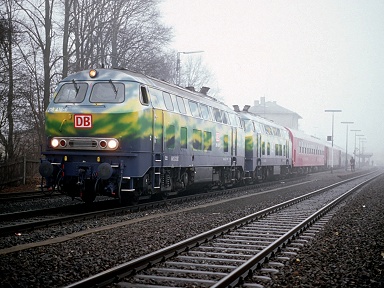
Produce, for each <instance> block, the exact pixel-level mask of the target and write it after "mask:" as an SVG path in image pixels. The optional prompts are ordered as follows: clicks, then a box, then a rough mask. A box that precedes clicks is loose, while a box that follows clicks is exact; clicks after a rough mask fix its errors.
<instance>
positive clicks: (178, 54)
mask: <svg viewBox="0 0 384 288" xmlns="http://www.w3.org/2000/svg"><path fill="white" fill-rule="evenodd" d="M202 52H204V51H185V52H177V59H176V85H180V54H194V53H202Z"/></svg>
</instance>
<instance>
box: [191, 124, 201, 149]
mask: <svg viewBox="0 0 384 288" xmlns="http://www.w3.org/2000/svg"><path fill="white" fill-rule="evenodd" d="M202 144H203V133H202V131H201V130H198V129H193V145H192V147H193V149H194V150H202Z"/></svg>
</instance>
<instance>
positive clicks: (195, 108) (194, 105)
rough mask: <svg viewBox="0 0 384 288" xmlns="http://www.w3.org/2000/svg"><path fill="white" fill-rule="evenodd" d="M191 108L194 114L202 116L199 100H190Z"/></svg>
mask: <svg viewBox="0 0 384 288" xmlns="http://www.w3.org/2000/svg"><path fill="white" fill-rule="evenodd" d="M189 108H190V109H191V113H192V116H194V117H199V118H201V116H200V112H199V105H198V104H197V102H194V101H189Z"/></svg>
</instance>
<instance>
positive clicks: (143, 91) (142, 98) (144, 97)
mask: <svg viewBox="0 0 384 288" xmlns="http://www.w3.org/2000/svg"><path fill="white" fill-rule="evenodd" d="M140 92H141V93H140V102H141V103H142V104H144V105H148V104H149V97H148V92H147V89H145V87H144V86H141V87H140Z"/></svg>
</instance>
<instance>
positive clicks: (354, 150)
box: [350, 129, 361, 160]
mask: <svg viewBox="0 0 384 288" xmlns="http://www.w3.org/2000/svg"><path fill="white" fill-rule="evenodd" d="M350 131H351V132H355V147H353V156H355V160H356V136H357V135H356V134H357V132H361V130H356V129H353V130H350Z"/></svg>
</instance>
